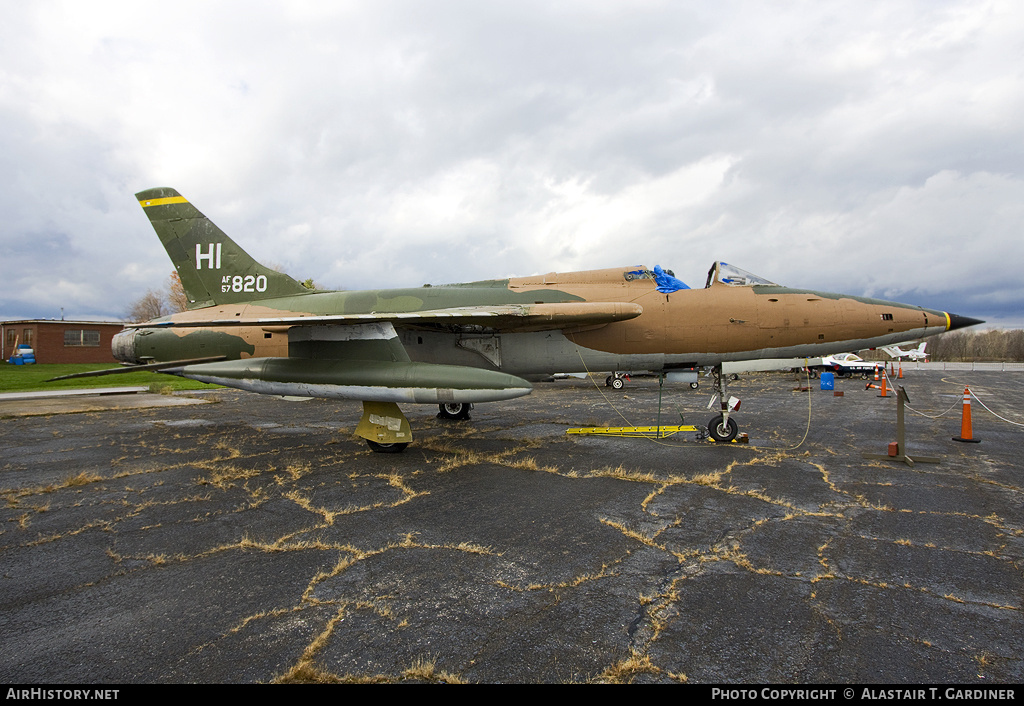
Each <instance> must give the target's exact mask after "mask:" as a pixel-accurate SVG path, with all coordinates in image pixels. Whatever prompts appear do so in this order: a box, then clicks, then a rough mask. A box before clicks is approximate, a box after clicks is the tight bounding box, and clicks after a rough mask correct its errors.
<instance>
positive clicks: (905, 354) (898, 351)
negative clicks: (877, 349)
mask: <svg viewBox="0 0 1024 706" xmlns="http://www.w3.org/2000/svg"><path fill="white" fill-rule="evenodd" d="M927 345H928V342H927V341H922V342H921V345H919V346H918V347H917V348H911V349H909V350H903V349H902V348H900V347H899V346H885V347H884V348H882V350H883V351H885V352H886V353H888V354H889V357H890V358H896V359H897V360H902V359H903V358H910V359H911V360H923V361H925V362H927V361H928V353H927V352H925V347H926V346H927Z"/></svg>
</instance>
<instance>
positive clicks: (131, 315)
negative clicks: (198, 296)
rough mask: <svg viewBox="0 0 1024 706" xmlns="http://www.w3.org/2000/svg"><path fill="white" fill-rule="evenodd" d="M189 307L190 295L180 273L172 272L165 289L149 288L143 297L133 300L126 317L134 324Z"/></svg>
mask: <svg viewBox="0 0 1024 706" xmlns="http://www.w3.org/2000/svg"><path fill="white" fill-rule="evenodd" d="M187 308H188V297H187V296H185V288H184V287H183V286H182V285H181V278H180V277H178V273H177V272H176V271H175V272H171V276H170V277H169V278H168V279H167V285H166V286H165V287H164V289H163V290H161V291H157V290H155V289H149V290H147V291H146V293H145V294H143V295H142V296H141V297H139V298H138V299H136V300H135V301H134V302H132V304H131V306H129V307H128V311H127V312H126V313H125V318H126V319H127V320H128V321H129V322H130V323H133V324H137V323H139V322H140V321H149V320H150V319H155V318H158V317H160V316H167V315H168V314H176V313H178V312H179V311H184V310H185V309H187Z"/></svg>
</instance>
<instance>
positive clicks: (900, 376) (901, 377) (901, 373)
mask: <svg viewBox="0 0 1024 706" xmlns="http://www.w3.org/2000/svg"><path fill="white" fill-rule="evenodd" d="M896 379H897V380H902V379H903V363H900V374H899V377H898V378H896Z"/></svg>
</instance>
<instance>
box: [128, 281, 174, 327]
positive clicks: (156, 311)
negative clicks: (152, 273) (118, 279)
mask: <svg viewBox="0 0 1024 706" xmlns="http://www.w3.org/2000/svg"><path fill="white" fill-rule="evenodd" d="M168 313H169V312H168V309H167V304H166V302H165V301H164V297H163V295H162V294H161V293H159V292H155V291H153V290H152V289H150V290H147V291H146V293H145V294H143V295H142V296H141V297H139V298H138V299H136V300H135V301H134V302H133V303H132V305H131V306H130V307H129V308H128V311H127V312H126V313H125V318H126V319H127V320H128V321H129V322H130V323H133V324H137V323H139V322H140V321H149V320H150V319H155V318H157V317H160V316H166V315H167V314H168Z"/></svg>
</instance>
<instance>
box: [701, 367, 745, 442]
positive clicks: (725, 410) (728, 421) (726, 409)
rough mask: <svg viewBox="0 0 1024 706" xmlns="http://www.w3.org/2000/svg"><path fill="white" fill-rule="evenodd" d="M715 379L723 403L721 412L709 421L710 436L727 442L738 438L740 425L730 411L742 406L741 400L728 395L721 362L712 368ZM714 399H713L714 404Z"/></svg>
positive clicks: (719, 398)
mask: <svg viewBox="0 0 1024 706" xmlns="http://www.w3.org/2000/svg"><path fill="white" fill-rule="evenodd" d="M711 374H712V377H713V378H714V381H715V389H716V390H717V391H718V400H719V404H720V405H721V410H722V412H721V414H718V415H716V416H714V417H712V418H711V421H709V422H708V436H710V437H711V438H712V439H714V440H715V441H716V442H719V443H725V442H729V441H732V440H733V439H735V438H736V433H737V432H738V431H739V427H738V425H737V424H736V420H735V419H733V418H732V417H730V416H729V415H730V413H732V412H734V411H736V410H737V409H739V407H740V401H739V400H738V399H736V398H735V397H732V398H730V397H726V376H725V375H723V374H722V366H721V364H719V365H716V366H715V367H714V368H712V369H711ZM713 403H714V400H713V399H712V404H713Z"/></svg>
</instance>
